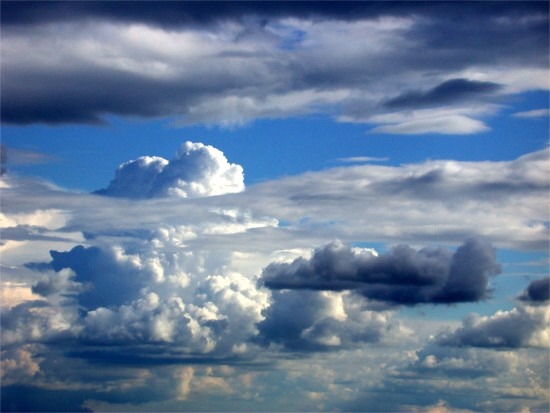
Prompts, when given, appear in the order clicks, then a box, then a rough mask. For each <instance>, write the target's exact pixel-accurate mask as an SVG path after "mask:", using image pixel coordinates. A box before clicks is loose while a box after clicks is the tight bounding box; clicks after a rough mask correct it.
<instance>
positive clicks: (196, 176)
mask: <svg viewBox="0 0 550 413" xmlns="http://www.w3.org/2000/svg"><path fill="white" fill-rule="evenodd" d="M242 190H244V176H243V168H242V167H241V166H240V165H237V164H230V163H229V162H228V161H227V159H226V158H225V156H224V155H223V153H222V152H221V151H220V150H219V149H216V148H214V147H212V146H210V145H204V144H202V143H193V142H185V143H184V144H183V145H182V146H181V148H180V149H179V150H178V151H177V153H176V156H175V157H174V159H172V160H171V161H168V160H166V159H164V158H161V157H157V156H142V157H140V158H138V159H136V160H133V161H128V162H125V163H123V164H122V165H120V166H119V167H118V168H117V170H116V174H115V178H114V179H113V180H112V181H111V183H110V184H109V186H108V187H107V188H106V189H102V190H99V191H96V193H97V194H100V195H107V196H115V197H125V198H134V199H140V198H155V197H162V196H177V197H180V198H196V197H203V196H212V195H221V194H226V193H234V192H240V191H242Z"/></svg>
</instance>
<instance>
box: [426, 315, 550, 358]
mask: <svg viewBox="0 0 550 413" xmlns="http://www.w3.org/2000/svg"><path fill="white" fill-rule="evenodd" d="M549 322H550V311H549V309H548V308H547V307H529V306H521V305H520V306H518V307H516V308H514V309H512V310H510V311H499V312H497V313H496V314H494V315H492V316H489V317H482V316H479V315H477V314H471V315H470V316H468V317H467V318H466V319H464V321H463V325H462V327H460V328H458V329H457V330H455V331H454V332H451V333H442V334H440V335H439V336H438V337H437V339H436V341H437V343H438V344H439V345H442V346H453V347H461V346H470V347H485V348H505V349H506V348H508V349H511V348H520V347H537V348H543V349H544V348H548V346H549V345H550V332H549V331H548V323H549Z"/></svg>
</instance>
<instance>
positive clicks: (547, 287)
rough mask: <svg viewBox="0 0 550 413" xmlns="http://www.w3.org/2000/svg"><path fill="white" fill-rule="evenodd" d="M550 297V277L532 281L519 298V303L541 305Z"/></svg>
mask: <svg viewBox="0 0 550 413" xmlns="http://www.w3.org/2000/svg"><path fill="white" fill-rule="evenodd" d="M549 296H550V277H546V278H542V279H540V280H535V281H532V282H531V283H530V284H529V286H528V287H527V288H526V289H525V291H524V292H523V294H522V295H520V296H519V299H520V300H521V301H525V302H527V303H532V304H539V303H540V304H542V303H545V302H547V301H548V298H549Z"/></svg>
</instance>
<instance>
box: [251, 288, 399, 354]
mask: <svg viewBox="0 0 550 413" xmlns="http://www.w3.org/2000/svg"><path fill="white" fill-rule="evenodd" d="M272 300H273V302H272V303H271V305H270V306H269V307H268V308H267V309H265V310H264V312H263V313H264V316H265V319H264V320H263V321H261V322H260V323H259V324H258V331H259V335H258V338H257V339H255V340H256V341H258V342H260V343H262V344H264V345H268V344H276V345H280V346H283V348H284V349H287V350H292V351H303V352H308V351H328V350H338V349H342V348H350V347H354V346H357V345H358V344H359V343H379V342H384V341H391V340H392V339H393V340H395V339H396V337H405V336H406V335H407V332H406V330H405V329H400V326H399V323H398V322H396V321H393V320H392V319H391V313H389V312H377V311H370V310H367V309H365V308H364V305H363V303H361V302H360V300H358V297H356V296H352V295H349V294H342V293H337V292H332V291H304V290H301V291H296V290H292V291H274V292H273V293H272Z"/></svg>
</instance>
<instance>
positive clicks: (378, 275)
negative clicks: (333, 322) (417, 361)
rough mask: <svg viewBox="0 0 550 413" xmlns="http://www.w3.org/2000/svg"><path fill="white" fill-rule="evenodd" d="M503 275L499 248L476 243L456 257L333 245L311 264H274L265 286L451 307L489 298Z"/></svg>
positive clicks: (408, 249) (430, 251) (267, 271)
mask: <svg viewBox="0 0 550 413" xmlns="http://www.w3.org/2000/svg"><path fill="white" fill-rule="evenodd" d="M499 272H500V267H499V265H498V264H497V262H496V258H495V250H494V249H493V248H492V247H491V246H490V245H489V244H487V243H485V242H482V241H480V240H476V239H470V240H467V241H466V242H465V243H464V244H463V245H462V246H460V247H459V248H458V249H457V251H456V252H455V253H450V252H449V251H447V250H445V249H441V248H439V249H431V248H423V249H421V250H418V251H416V250H414V249H412V248H411V247H409V246H406V245H399V246H397V247H394V248H393V249H392V250H391V251H390V252H388V253H386V254H383V255H379V256H376V255H373V254H372V253H370V252H368V251H367V252H363V251H361V252H359V253H356V252H355V251H353V250H352V249H351V248H350V247H349V246H346V245H344V244H342V243H341V242H334V243H332V244H329V245H327V246H325V247H324V248H321V249H317V250H316V251H315V252H314V254H313V256H312V257H311V259H310V260H306V259H304V258H298V259H296V260H294V261H293V262H292V263H290V264H288V263H274V264H270V265H269V266H268V267H267V268H265V269H264V271H263V273H262V283H263V284H264V285H265V286H266V287H268V288H271V289H312V290H327V291H342V290H352V291H356V292H358V293H359V294H361V295H363V296H364V297H367V298H369V299H373V300H379V301H384V302H388V303H392V304H404V305H415V304H420V303H434V304H437V303H442V304H448V303H456V302H467V301H478V300H481V299H484V298H486V297H487V294H488V290H487V288H488V281H489V276H490V275H494V274H498V273H499Z"/></svg>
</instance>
